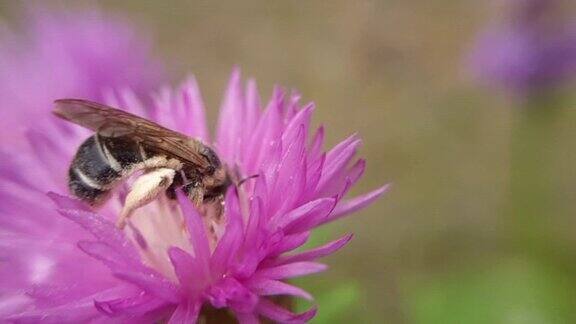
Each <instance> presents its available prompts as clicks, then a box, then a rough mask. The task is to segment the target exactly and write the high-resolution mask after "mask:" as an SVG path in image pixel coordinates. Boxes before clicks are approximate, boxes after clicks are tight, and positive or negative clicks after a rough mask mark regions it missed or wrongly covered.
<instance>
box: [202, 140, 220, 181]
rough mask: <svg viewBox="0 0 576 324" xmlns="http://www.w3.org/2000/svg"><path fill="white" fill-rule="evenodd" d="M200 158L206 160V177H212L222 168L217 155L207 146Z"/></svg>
mask: <svg viewBox="0 0 576 324" xmlns="http://www.w3.org/2000/svg"><path fill="white" fill-rule="evenodd" d="M201 154H202V156H203V157H204V158H205V159H206V161H207V162H208V167H207V168H206V170H205V173H206V174H207V175H210V176H211V175H213V174H214V173H215V172H216V171H217V170H218V169H221V167H222V162H220V158H218V155H216V153H215V152H214V151H213V150H212V149H211V148H209V147H208V146H205V147H204V149H203V150H202V153H201Z"/></svg>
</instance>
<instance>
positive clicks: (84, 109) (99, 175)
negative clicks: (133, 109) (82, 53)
mask: <svg viewBox="0 0 576 324" xmlns="http://www.w3.org/2000/svg"><path fill="white" fill-rule="evenodd" d="M54 114H55V115H56V116H58V117H60V118H62V119H64V120H67V121H70V122H72V123H75V124H77V125H80V126H83V127H85V128H88V129H90V130H92V131H94V135H92V136H90V137H89V138H88V139H86V140H85V141H84V142H83V143H82V144H81V145H80V147H79V148H78V150H77V151H76V155H75V156H74V159H73V160H72V163H71V165H70V168H69V170H68V176H69V182H68V187H69V189H70V191H71V193H72V194H73V195H74V196H76V197H78V198H80V199H81V200H83V201H85V202H87V203H89V204H91V205H93V206H98V205H100V204H101V203H102V202H104V201H105V200H106V198H107V197H108V196H109V194H110V192H111V191H112V190H113V189H114V188H115V187H116V186H117V185H118V184H119V183H120V182H122V180H125V179H126V178H127V177H129V176H130V175H132V174H134V172H136V171H140V170H141V171H143V174H142V175H140V176H139V177H138V179H136V180H135V181H134V183H133V184H132V186H131V189H130V191H129V192H128V194H127V196H126V199H125V203H124V206H123V209H122V211H121V214H120V217H119V220H118V223H117V225H118V226H119V227H120V228H122V227H123V226H124V225H125V222H126V220H127V219H128V217H130V215H131V214H132V212H134V211H135V210H136V209H137V208H139V207H141V206H144V205H146V204H147V203H150V202H151V201H152V200H154V199H155V197H157V196H158V195H159V194H160V193H162V192H165V193H166V194H167V195H168V197H170V198H175V196H176V193H175V191H176V190H178V189H182V190H183V191H184V192H185V193H186V195H187V196H188V198H189V199H190V200H191V201H192V202H194V203H195V204H196V205H197V206H200V205H201V204H204V203H211V202H212V201H216V202H219V203H223V197H224V193H225V192H226V189H227V188H228V186H229V185H230V183H231V181H230V178H229V175H228V172H227V170H226V167H224V166H223V165H222V163H221V162H220V159H219V158H218V156H217V155H216V153H214V151H213V150H212V149H211V148H210V147H209V146H207V145H205V144H204V143H202V141H200V140H198V139H194V138H191V137H188V136H186V135H184V134H181V133H178V132H175V131H173V130H170V129H168V128H165V127H163V126H161V125H158V124H156V123H154V122H152V121H150V120H147V119H144V118H142V117H138V116H136V115H133V114H130V113H128V112H125V111H122V110H119V109H116V108H112V107H108V106H105V105H102V104H99V103H95V102H90V101H85V100H79V99H60V100H57V101H56V107H55V109H54Z"/></svg>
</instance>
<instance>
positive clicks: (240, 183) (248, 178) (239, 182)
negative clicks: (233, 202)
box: [236, 174, 260, 187]
mask: <svg viewBox="0 0 576 324" xmlns="http://www.w3.org/2000/svg"><path fill="white" fill-rule="evenodd" d="M259 176H260V175H259V174H253V175H251V176H249V177H246V178H244V179H242V180H240V181H238V184H237V185H236V187H240V186H241V185H242V184H243V183H244V182H246V181H248V180H250V179H254V178H258V177H259Z"/></svg>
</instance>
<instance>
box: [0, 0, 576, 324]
mask: <svg viewBox="0 0 576 324" xmlns="http://www.w3.org/2000/svg"><path fill="white" fill-rule="evenodd" d="M497 2H498V1H492V2H487V1H451V0H426V1H424V0H420V1H399V0H380V1H376V0H374V1H345V0H342V1H340V0H333V1H267V0H262V1H232V0H227V1H217V2H216V1H184V0H182V1H177V0H173V1H163V2H160V1H147V0H138V1H132V0H130V1H97V2H96V1H92V2H89V3H86V2H80V3H79V2H76V1H74V2H73V1H56V2H47V3H51V5H54V6H55V7H66V8H68V7H82V6H85V5H89V6H94V5H96V6H98V7H101V8H103V10H105V11H106V12H111V13H115V14H119V15H122V16H125V17H128V18H129V20H130V21H132V22H134V23H135V24H137V25H138V26H139V27H140V28H141V29H142V32H143V33H149V34H151V35H152V38H153V39H154V50H155V53H156V55H158V56H159V57H160V58H162V59H163V60H165V61H166V62H167V63H166V66H167V67H168V69H169V72H170V79H171V82H172V83H173V84H176V83H177V82H179V81H180V80H182V79H183V78H184V77H185V76H186V75H188V74H189V73H193V74H194V75H195V76H196V77H197V78H198V81H199V83H200V86H201V89H202V91H203V95H204V99H205V100H206V102H207V104H208V106H209V107H210V117H211V121H212V123H213V124H214V121H215V120H214V119H215V115H216V111H217V108H218V106H219V101H220V98H221V93H222V91H223V89H224V87H225V85H226V82H227V79H228V76H229V74H230V72H231V69H232V68H233V66H235V65H238V66H240V67H241V68H242V72H243V75H244V76H251V77H254V78H256V80H257V81H258V84H259V87H260V90H261V92H262V94H263V96H264V97H266V96H268V95H269V94H270V93H271V90H272V87H273V85H275V84H279V85H283V86H285V87H287V88H295V89H298V90H300V91H301V92H302V94H303V98H304V99H305V101H314V102H315V103H316V104H317V110H316V114H315V117H314V118H315V122H316V123H317V124H319V123H322V124H324V125H326V129H327V136H328V142H329V144H334V143H336V142H337V141H338V140H341V139H343V138H344V137H346V136H348V135H349V134H351V133H354V132H358V133H359V134H360V135H361V137H362V138H363V140H364V144H363V148H362V150H361V152H360V153H361V155H363V156H364V157H366V159H367V161H368V169H367V172H366V175H365V177H364V179H363V180H362V181H361V184H360V185H359V186H358V187H357V188H355V192H354V193H360V192H365V191H368V190H371V189H373V188H376V187H377V186H380V185H381V184H383V183H387V182H391V183H392V184H393V187H392V189H391V190H390V191H389V193H388V194H386V195H385V197H384V198H383V199H381V200H380V201H378V202H377V203H375V204H374V205H373V206H371V207H370V208H368V209H366V210H363V211H361V212H359V213H357V214H356V215H354V216H352V217H350V218H348V219H345V220H344V221H342V222H339V223H337V224H333V225H330V226H328V227H327V228H325V229H324V230H323V231H321V232H320V233H318V235H317V236H316V237H315V238H314V239H316V240H325V239H326V238H328V237H336V236H337V235H338V234H341V233H346V232H353V233H355V238H354V240H353V241H352V243H351V244H350V245H349V246H348V247H347V248H346V249H344V250H343V251H341V252H340V253H338V254H336V255H334V256H332V257H330V258H328V259H327V262H328V264H329V265H330V266H331V269H330V270H329V271H328V272H326V273H325V274H323V275H320V276H312V277H310V278H307V279H305V280H302V282H301V284H303V285H304V286H305V288H307V289H309V290H310V291H312V292H313V293H314V294H315V295H316V296H317V297H318V303H319V315H318V317H317V318H316V319H315V322H317V323H348V322H352V321H356V322H359V323H574V322H576V312H574V309H576V239H575V237H576V235H575V234H576V201H575V198H576V167H575V166H576V150H575V149H576V95H574V92H575V91H574V90H575V89H576V87H574V86H573V83H568V82H566V83H563V84H562V85H561V86H558V87H556V88H554V89H546V90H545V91H540V90H538V91H537V92H538V94H537V95H532V94H526V93H521V94H519V93H517V92H512V93H511V92H510V91H509V90H507V89H506V88H505V87H504V88H503V87H500V88H499V87H498V86H497V85H496V86H495V83H497V82H494V83H493V84H490V82H478V77H477V75H475V74H474V73H472V72H471V71H472V70H474V68H473V67H471V63H470V52H471V51H472V50H473V48H474V46H475V45H474V44H475V43H476V40H477V37H478V35H479V34H480V33H482V31H483V30H485V29H486V28H487V26H497V25H498V24H502V23H504V24H505V23H507V20H506V19H509V18H506V17H509V14H510V13H509V10H511V9H510V8H504V7H503V6H501V5H500V4H498V3H497ZM571 2H572V1H564V2H562V4H561V8H562V9H561V10H560V12H561V13H562V15H561V16H562V19H567V20H571V21H572V22H574V17H576V11H574V10H575V9H574V5H573V4H572V3H571ZM18 12H19V9H18V6H15V5H14V3H13V2H11V1H0V15H1V16H2V20H3V21H7V22H10V23H16V24H19V23H20V24H21V23H23V22H21V21H18V19H17V17H18V14H17V13H18ZM573 46H576V45H574V44H573ZM490 85H492V86H490ZM532 90H533V89H530V91H532Z"/></svg>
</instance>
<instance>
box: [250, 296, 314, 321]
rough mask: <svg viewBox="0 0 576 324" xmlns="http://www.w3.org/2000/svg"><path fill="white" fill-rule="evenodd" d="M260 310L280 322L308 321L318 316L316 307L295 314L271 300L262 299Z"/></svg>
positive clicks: (264, 314)
mask: <svg viewBox="0 0 576 324" xmlns="http://www.w3.org/2000/svg"><path fill="white" fill-rule="evenodd" d="M257 310H258V312H259V313H260V314H262V315H263V316H265V317H268V318H270V319H271V320H273V321H276V322H279V323H291V324H292V323H306V322H308V321H309V320H311V319H312V318H313V317H314V316H316V311H317V309H316V307H314V308H312V309H310V310H308V311H306V312H304V313H300V314H294V313H292V312H290V311H288V310H286V309H284V308H282V307H280V306H278V305H276V304H274V303H272V302H271V301H269V300H266V299H261V301H260V304H259V305H258V309H257Z"/></svg>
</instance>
